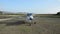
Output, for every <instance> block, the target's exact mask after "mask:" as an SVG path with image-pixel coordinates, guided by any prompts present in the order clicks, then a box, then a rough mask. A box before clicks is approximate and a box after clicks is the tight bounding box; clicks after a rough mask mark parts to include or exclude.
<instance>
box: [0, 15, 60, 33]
mask: <svg viewBox="0 0 60 34" xmlns="http://www.w3.org/2000/svg"><path fill="white" fill-rule="evenodd" d="M39 16H40V15H39ZM44 16H45V15H44ZM20 20H21V19H18V18H15V19H13V20H10V21H6V22H3V24H0V34H60V18H51V17H48V18H47V17H38V18H36V20H35V21H36V22H37V24H32V25H31V26H28V25H27V24H24V23H23V22H21V21H20ZM0 23H1V22H0ZM7 24H9V25H7Z"/></svg>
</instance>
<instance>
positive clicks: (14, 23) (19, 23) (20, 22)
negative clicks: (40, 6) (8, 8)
mask: <svg viewBox="0 0 60 34" xmlns="http://www.w3.org/2000/svg"><path fill="white" fill-rule="evenodd" d="M21 24H25V22H24V21H16V22H10V23H6V26H12V25H21Z"/></svg>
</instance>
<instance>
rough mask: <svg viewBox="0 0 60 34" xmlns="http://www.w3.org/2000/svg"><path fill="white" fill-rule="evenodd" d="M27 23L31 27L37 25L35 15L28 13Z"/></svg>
mask: <svg viewBox="0 0 60 34" xmlns="http://www.w3.org/2000/svg"><path fill="white" fill-rule="evenodd" d="M26 22H28V23H29V25H31V24H32V23H33V24H36V22H34V15H33V14H32V13H27V14H26Z"/></svg>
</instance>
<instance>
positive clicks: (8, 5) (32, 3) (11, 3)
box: [0, 0, 60, 14]
mask: <svg viewBox="0 0 60 34" xmlns="http://www.w3.org/2000/svg"><path fill="white" fill-rule="evenodd" d="M0 11H8V12H13V13H15V12H30V13H37V14H55V13H57V12H59V11H60V0H0Z"/></svg>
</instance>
